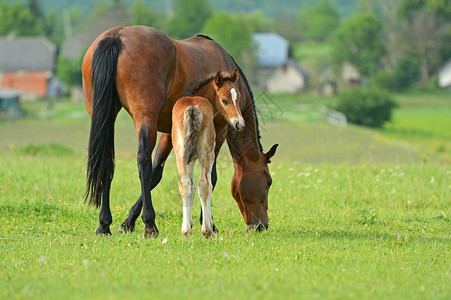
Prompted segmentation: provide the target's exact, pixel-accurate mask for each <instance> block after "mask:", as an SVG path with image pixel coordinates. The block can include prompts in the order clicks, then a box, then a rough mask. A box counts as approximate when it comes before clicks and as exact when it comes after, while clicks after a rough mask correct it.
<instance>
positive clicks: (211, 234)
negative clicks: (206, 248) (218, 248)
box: [202, 231, 215, 239]
mask: <svg viewBox="0 0 451 300" xmlns="http://www.w3.org/2000/svg"><path fill="white" fill-rule="evenodd" d="M202 234H203V235H204V237H205V238H206V239H208V238H212V239H213V238H214V237H215V234H214V233H213V231H202Z"/></svg>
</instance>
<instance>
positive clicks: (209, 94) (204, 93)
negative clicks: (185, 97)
mask: <svg viewBox="0 0 451 300" xmlns="http://www.w3.org/2000/svg"><path fill="white" fill-rule="evenodd" d="M193 96H200V97H204V98H206V99H208V101H210V103H211V106H213V110H214V111H215V113H216V112H217V111H218V110H217V108H216V103H215V102H216V90H215V88H214V86H213V81H211V82H209V83H207V84H206V85H205V86H203V87H202V88H200V89H199V90H198V91H196V92H195V93H194V95H193Z"/></svg>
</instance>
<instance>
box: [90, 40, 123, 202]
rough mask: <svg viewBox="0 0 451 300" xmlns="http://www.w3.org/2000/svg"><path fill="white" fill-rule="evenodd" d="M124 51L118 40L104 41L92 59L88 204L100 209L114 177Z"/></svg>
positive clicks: (100, 43)
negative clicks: (119, 63) (121, 54)
mask: <svg viewBox="0 0 451 300" xmlns="http://www.w3.org/2000/svg"><path fill="white" fill-rule="evenodd" d="M120 50H121V40H120V38H119V37H107V38H104V39H103V40H101V41H100V42H99V44H98V46H97V49H96V50H95V52H94V55H93V58H92V82H91V83H92V85H93V89H94V95H93V111H92V122H91V132H90V135H89V146H88V167H87V173H86V178H87V183H86V193H85V201H87V200H88V198H89V204H91V205H95V206H96V207H99V206H100V204H101V203H102V192H103V191H104V189H109V184H110V181H111V180H112V179H113V174H114V121H115V118H116V111H115V109H116V108H115V106H116V105H117V104H118V103H119V98H118V94H117V90H116V84H115V78H116V67H117V58H118V56H119V52H120Z"/></svg>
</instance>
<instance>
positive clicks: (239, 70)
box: [229, 54, 263, 153]
mask: <svg viewBox="0 0 451 300" xmlns="http://www.w3.org/2000/svg"><path fill="white" fill-rule="evenodd" d="M229 56H230V58H231V59H232V60H233V63H234V64H235V66H236V67H237V69H238V72H240V76H241V78H243V80H244V84H245V85H246V88H247V92H248V93H249V97H251V103H252V109H253V111H254V119H255V128H256V131H257V143H258V147H259V148H260V152H262V153H263V146H262V144H261V142H260V138H261V136H260V129H259V126H258V118H257V109H256V108H255V101H254V93H252V90H251V87H250V86H249V82H248V81H247V78H246V75H244V73H243V70H241V68H240V66H239V65H238V64H237V63H236V61H235V59H233V57H232V55H230V54H229Z"/></svg>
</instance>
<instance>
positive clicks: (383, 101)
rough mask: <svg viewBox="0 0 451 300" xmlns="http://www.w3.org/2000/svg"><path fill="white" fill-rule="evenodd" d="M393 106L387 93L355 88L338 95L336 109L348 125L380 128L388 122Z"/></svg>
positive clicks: (393, 103) (379, 90) (373, 89)
mask: <svg viewBox="0 0 451 300" xmlns="http://www.w3.org/2000/svg"><path fill="white" fill-rule="evenodd" d="M395 106H396V105H395V102H394V101H393V99H392V97H391V96H390V94H389V93H388V92H387V91H384V90H381V89H377V88H362V87H355V88H352V89H349V90H346V91H344V92H342V93H340V95H339V97H338V104H337V108H336V109H337V110H338V111H341V112H342V113H344V114H345V115H346V118H347V119H348V122H350V123H354V124H358V125H363V126H368V127H382V126H383V125H384V123H385V122H386V121H390V119H391V112H392V109H393V108H394V107H395Z"/></svg>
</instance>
